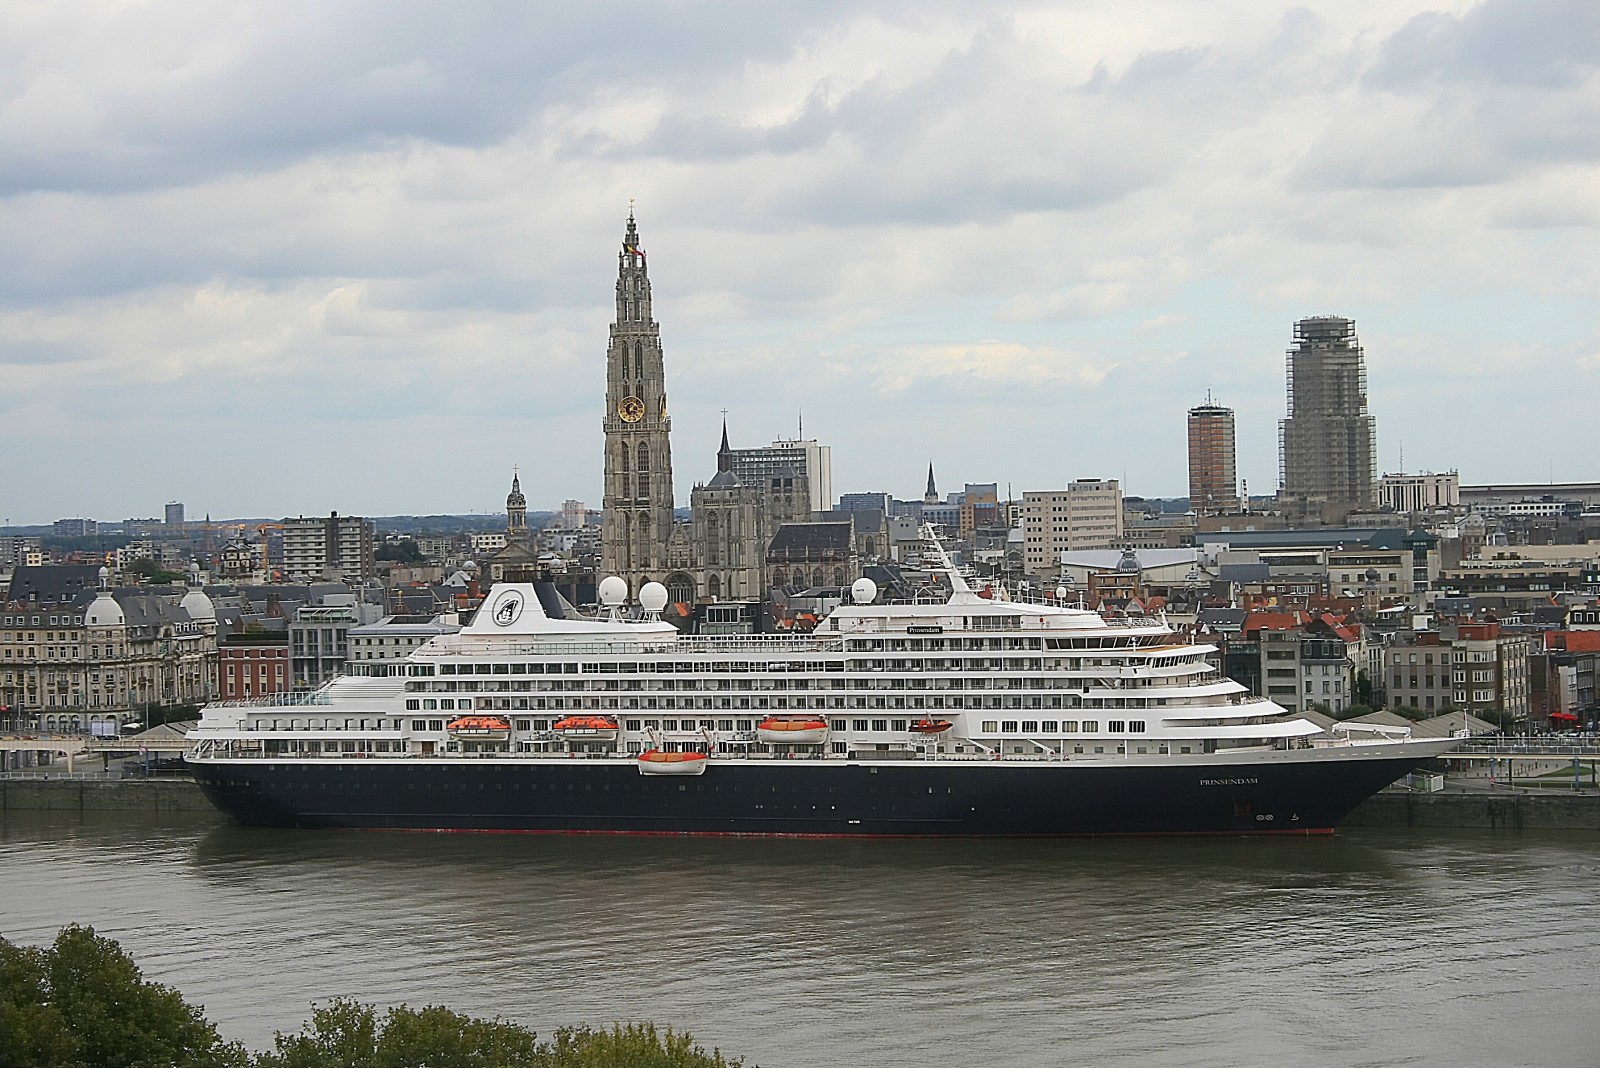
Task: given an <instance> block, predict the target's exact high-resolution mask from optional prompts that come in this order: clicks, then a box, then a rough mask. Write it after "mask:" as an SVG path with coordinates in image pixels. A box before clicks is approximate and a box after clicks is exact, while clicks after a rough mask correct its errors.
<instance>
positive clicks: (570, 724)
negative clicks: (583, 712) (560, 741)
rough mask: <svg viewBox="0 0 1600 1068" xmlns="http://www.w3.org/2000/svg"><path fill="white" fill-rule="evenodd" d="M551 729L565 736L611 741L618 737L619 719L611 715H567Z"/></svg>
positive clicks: (585, 739)
mask: <svg viewBox="0 0 1600 1068" xmlns="http://www.w3.org/2000/svg"><path fill="white" fill-rule="evenodd" d="M550 729H551V730H553V731H555V732H556V733H557V734H558V735H560V736H561V737H563V738H574V739H579V740H584V741H596V742H609V741H614V740H615V739H616V737H617V721H616V720H614V719H612V718H611V717H610V716H567V717H565V718H563V719H558V720H556V721H555V723H553V724H551V727H550Z"/></svg>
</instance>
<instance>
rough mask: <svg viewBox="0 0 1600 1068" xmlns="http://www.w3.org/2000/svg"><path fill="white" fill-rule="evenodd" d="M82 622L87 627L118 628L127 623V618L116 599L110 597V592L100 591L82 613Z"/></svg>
mask: <svg viewBox="0 0 1600 1068" xmlns="http://www.w3.org/2000/svg"><path fill="white" fill-rule="evenodd" d="M83 622H84V625H85V626H89V627H120V626H123V625H124V624H126V623H127V622H128V617H127V615H126V614H125V613H124V612H123V611H122V606H121V605H120V604H118V603H117V599H116V598H115V597H113V596H111V591H110V590H106V589H102V590H101V591H100V592H99V594H97V595H96V596H95V599H94V601H93V603H91V604H90V605H89V607H88V608H87V609H86V610H85V611H84V613H83Z"/></svg>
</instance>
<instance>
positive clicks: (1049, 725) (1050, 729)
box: [1040, 719, 1061, 734]
mask: <svg viewBox="0 0 1600 1068" xmlns="http://www.w3.org/2000/svg"><path fill="white" fill-rule="evenodd" d="M1040 729H1042V730H1043V731H1045V732H1046V733H1047V734H1054V733H1055V732H1056V731H1058V730H1060V729H1061V725H1060V724H1058V723H1057V722H1056V721H1055V720H1053V719H1047V720H1045V721H1044V722H1043V723H1042V724H1040Z"/></svg>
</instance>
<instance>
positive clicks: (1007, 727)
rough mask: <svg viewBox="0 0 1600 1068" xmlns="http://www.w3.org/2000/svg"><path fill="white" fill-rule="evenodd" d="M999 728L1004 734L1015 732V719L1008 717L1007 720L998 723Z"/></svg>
mask: <svg viewBox="0 0 1600 1068" xmlns="http://www.w3.org/2000/svg"><path fill="white" fill-rule="evenodd" d="M1000 730H1001V732H1002V733H1004V734H1015V733H1017V721H1016V720H1014V719H1008V720H1005V721H1003V722H1002V723H1001V724H1000Z"/></svg>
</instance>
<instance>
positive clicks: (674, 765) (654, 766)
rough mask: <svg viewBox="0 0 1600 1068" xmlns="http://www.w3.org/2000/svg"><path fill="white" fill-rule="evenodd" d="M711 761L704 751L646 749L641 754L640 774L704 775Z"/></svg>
mask: <svg viewBox="0 0 1600 1068" xmlns="http://www.w3.org/2000/svg"><path fill="white" fill-rule="evenodd" d="M707 763H709V761H708V760H707V759H706V755H705V754H704V753H668V752H666V751H664V750H661V749H646V750H645V751H644V752H643V753H640V754H639V774H640V775H702V774H704V773H705V770H706V765H707Z"/></svg>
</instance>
